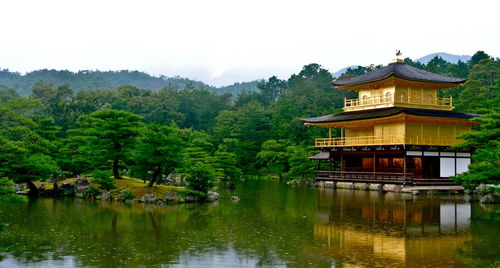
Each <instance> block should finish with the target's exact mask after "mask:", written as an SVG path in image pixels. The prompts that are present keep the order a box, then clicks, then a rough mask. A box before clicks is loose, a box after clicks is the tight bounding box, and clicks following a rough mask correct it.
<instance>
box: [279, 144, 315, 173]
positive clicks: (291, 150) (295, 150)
mask: <svg viewBox="0 0 500 268" xmlns="http://www.w3.org/2000/svg"><path fill="white" fill-rule="evenodd" d="M286 151H287V156H288V164H289V165H290V170H289V171H288V173H287V175H288V176H300V177H301V178H302V179H307V178H311V177H312V176H314V172H315V169H314V161H311V160H309V159H307V158H308V157H309V156H311V155H312V154H313V152H312V150H309V149H308V148H307V147H304V146H288V147H287V148H286Z"/></svg>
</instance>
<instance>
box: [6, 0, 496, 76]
mask: <svg viewBox="0 0 500 268" xmlns="http://www.w3.org/2000/svg"><path fill="white" fill-rule="evenodd" d="M499 10H500V1H498V0H491V1H486V0H474V1H451V0H450V1H440V0H431V1H427V0H419V1H404V0H397V1H376V0H372V1H361V0H357V1H354V0H345V1H332V0H331V1H320V0H307V1H306V0H304V1H292V0H286V1H281V0H280V1H272V0H267V1H261V0H252V1H238V0H201V1H196V0H183V1H154V0H137V1H124V0H121V1H111V0H100V1H94V0H84V1H82V0H60V1H57V0H43V1H41V0H34V1H26V0H0V25H1V28H0V29H1V30H0V68H8V69H10V70H11V71H19V72H22V73H24V72H27V71H32V70H36V69H41V68H48V69H68V70H72V71H78V70H87V69H88V70H95V69H99V70H120V69H131V70H139V71H145V72H147V73H150V74H153V75H159V74H164V75H167V76H174V75H180V76H182V77H188V78H192V79H196V80H201V81H205V82H207V83H209V84H213V85H226V84H230V83H233V82H235V81H249V80H254V79H259V78H265V77H269V76H272V75H277V76H278V77H280V78H288V77H289V75H290V74H292V73H297V72H299V71H300V69H301V68H302V66H304V65H305V64H309V63H313V62H314V63H319V64H321V65H323V66H324V67H325V68H327V69H329V70H330V71H332V72H335V71H337V70H339V69H341V68H343V67H346V66H350V65H368V64H371V63H374V64H387V63H388V62H390V61H391V60H392V59H393V58H394V50H395V49H401V51H402V52H403V54H404V56H405V57H410V58H413V59H416V58H419V57H422V56H425V55H427V54H430V53H434V52H448V53H452V54H460V55H472V54H473V53H474V52H476V51H477V50H484V51H485V52H486V53H488V54H490V55H493V56H497V57H498V56H500V19H499V17H498V14H499V13H498V12H499Z"/></svg>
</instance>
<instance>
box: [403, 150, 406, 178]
mask: <svg viewBox="0 0 500 268" xmlns="http://www.w3.org/2000/svg"><path fill="white" fill-rule="evenodd" d="M403 173H405V174H406V154H405V155H404V156H403Z"/></svg>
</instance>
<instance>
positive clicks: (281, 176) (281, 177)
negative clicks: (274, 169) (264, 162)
mask: <svg viewBox="0 0 500 268" xmlns="http://www.w3.org/2000/svg"><path fill="white" fill-rule="evenodd" d="M278 176H279V178H280V182H282V181H283V175H281V173H280V174H279V175H278Z"/></svg>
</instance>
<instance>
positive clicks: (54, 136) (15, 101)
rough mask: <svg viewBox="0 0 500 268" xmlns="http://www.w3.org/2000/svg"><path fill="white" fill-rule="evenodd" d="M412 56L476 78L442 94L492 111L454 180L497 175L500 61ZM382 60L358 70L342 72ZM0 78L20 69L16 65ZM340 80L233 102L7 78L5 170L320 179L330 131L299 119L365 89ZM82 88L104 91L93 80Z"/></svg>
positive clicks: (316, 79)
mask: <svg viewBox="0 0 500 268" xmlns="http://www.w3.org/2000/svg"><path fill="white" fill-rule="evenodd" d="M405 62H407V64H410V65H413V66H415V67H417V68H421V69H425V70H428V71H432V72H436V73H440V74H444V75H450V76H457V77H467V78H468V79H469V80H468V81H467V83H465V85H464V86H463V87H457V88H452V89H448V90H444V91H443V92H441V94H443V95H445V96H450V95H451V96H453V97H455V99H456V100H458V101H456V102H455V106H456V110H457V111H463V112H475V113H480V114H483V115H484V116H483V117H481V118H480V119H478V120H480V121H481V122H482V123H483V124H482V125H481V126H480V127H478V128H477V129H476V130H475V131H474V132H472V133H469V134H466V135H465V136H464V138H466V139H467V142H466V143H465V144H463V145H461V148H466V149H476V150H477V151H476V154H475V155H474V160H475V162H474V163H473V164H472V165H471V172H468V173H465V174H463V175H461V176H459V177H458V178H457V179H458V180H460V181H462V182H464V183H466V182H474V183H478V182H495V183H496V182H497V181H496V180H497V179H498V177H499V173H498V172H499V171H498V166H499V165H498V164H499V160H498V159H499V153H498V148H499V146H498V110H495V109H493V108H494V107H498V106H499V105H500V100H499V95H500V94H499V93H500V92H499V91H500V77H499V73H500V72H499V70H500V60H499V59H494V58H492V57H490V56H489V55H487V54H486V53H484V52H481V51H480V52H478V53H476V54H475V55H474V56H473V57H472V58H471V60H470V61H469V62H460V61H459V62H458V63H456V64H454V63H449V62H446V61H444V60H443V59H441V58H439V57H436V58H434V59H432V60H431V61H429V62H428V63H427V64H422V63H418V62H413V61H411V60H410V59H405ZM377 68H380V66H374V65H371V66H367V67H361V66H359V67H357V68H349V69H348V70H347V72H346V73H345V74H343V77H349V76H353V75H359V74H363V73H366V72H369V71H371V70H374V69H377ZM2 75H3V76H4V78H2V79H5V77H6V76H13V77H14V78H15V76H19V75H18V74H15V75H12V74H9V72H7V71H3V72H2ZM72 75H73V76H74V75H75V74H69V76H72ZM79 75H95V73H92V72H89V73H86V74H83V73H82V74H79ZM109 75H110V76H113V77H119V74H117V73H114V74H113V73H109ZM116 75H117V76H116ZM31 76H33V74H30V75H25V77H31ZM14 78H12V77H11V78H9V79H11V80H9V81H13V80H12V79H14ZM333 79H335V78H334V77H333V76H332V74H331V73H330V72H329V71H328V70H326V69H324V68H323V67H321V66H320V65H318V64H309V65H306V66H304V67H303V69H302V70H301V71H300V72H299V73H297V74H293V75H292V76H291V77H290V78H289V79H288V80H281V79H278V78H277V77H271V78H269V79H267V80H265V81H261V82H259V83H258V84H257V87H258V90H257V91H252V90H246V91H242V92H241V93H240V94H239V95H238V97H237V98H236V99H234V98H232V97H231V95H230V94H218V93H215V92H214V91H212V90H209V89H206V88H204V87H197V86H196V84H189V85H187V86H185V85H184V86H183V87H182V88H179V87H177V86H176V85H173V84H169V85H168V86H164V87H162V88H161V89H159V90H153V89H141V88H138V87H135V86H131V85H120V86H119V87H116V88H114V89H101V90H73V86H74V85H72V84H69V85H68V84H59V82H58V83H56V84H51V83H48V82H51V80H49V81H32V87H31V89H30V92H31V95H29V96H22V95H20V94H19V92H20V93H25V92H26V90H25V89H24V88H23V87H20V90H17V89H12V88H11V87H15V86H16V85H15V84H13V83H7V84H8V85H9V86H10V87H7V86H0V160H1V161H0V178H8V179H9V180H12V181H14V182H26V183H28V185H29V186H30V187H31V188H33V181H36V180H55V179H57V178H58V177H60V176H76V175H78V174H92V173H95V172H98V173H99V171H109V172H111V171H112V174H113V176H114V178H115V179H119V178H120V177H121V176H123V175H128V176H134V177H139V178H142V179H144V180H148V181H149V186H152V185H153V184H154V183H155V182H156V183H161V181H162V180H160V178H163V177H164V176H168V175H170V174H181V175H182V176H186V177H187V178H190V179H189V180H190V181H191V182H192V184H193V185H192V188H193V189H196V190H201V191H206V187H207V186H209V185H211V181H213V180H215V179H218V180H230V179H236V178H238V177H239V176H241V175H242V174H249V175H271V176H276V177H279V178H295V177H297V178H307V177H311V176H312V174H313V171H314V168H313V167H314V166H313V164H314V163H313V162H312V161H308V160H307V157H308V156H310V155H312V154H314V152H313V151H312V150H311V149H312V142H313V139H314V138H315V137H322V136H323V137H326V136H328V133H327V132H326V131H327V130H326V129H325V128H319V127H308V126H304V124H302V122H301V121H300V120H299V119H300V118H305V117H313V116H320V115H325V114H330V113H335V112H338V111H340V110H341V108H342V107H343V100H344V98H346V97H347V98H355V97H356V96H355V93H354V92H345V91H341V90H336V89H333V88H332V86H331V81H332V80H333ZM0 81H6V80H1V79H0ZM57 81H61V80H57ZM82 81H83V80H82ZM117 81H120V80H119V79H118V78H117V79H116V80H113V83H115V84H111V86H110V87H112V86H114V85H116V83H118V82H117ZM145 87H148V86H145ZM78 88H79V89H95V88H96V87H94V86H93V85H92V84H90V83H89V84H81V85H79V86H78ZM333 134H334V135H335V133H333ZM197 167H203V168H204V169H205V171H203V172H202V171H201V170H200V169H199V168H197ZM110 174H111V173H110ZM201 178H204V179H205V180H204V181H203V180H201V181H200V179H201ZM97 179H98V180H101V182H102V184H101V186H102V188H103V189H105V188H110V187H113V186H112V183H111V184H110V183H109V182H108V181H107V180H108V179H109V177H106V176H104V177H103V176H101V178H97ZM33 191H35V189H34V188H33Z"/></svg>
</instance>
